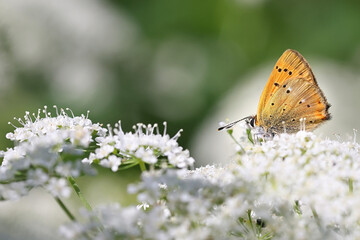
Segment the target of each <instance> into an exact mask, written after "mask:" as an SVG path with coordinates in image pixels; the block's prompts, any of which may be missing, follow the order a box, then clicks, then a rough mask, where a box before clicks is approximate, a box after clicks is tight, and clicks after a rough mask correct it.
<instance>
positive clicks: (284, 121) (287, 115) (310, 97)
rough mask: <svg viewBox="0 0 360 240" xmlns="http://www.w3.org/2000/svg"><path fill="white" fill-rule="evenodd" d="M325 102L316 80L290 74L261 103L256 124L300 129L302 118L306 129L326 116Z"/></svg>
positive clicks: (270, 128) (315, 124)
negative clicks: (263, 103) (267, 99)
mask: <svg viewBox="0 0 360 240" xmlns="http://www.w3.org/2000/svg"><path fill="white" fill-rule="evenodd" d="M328 108H329V104H328V103H327V101H326V99H325V97H324V96H323V94H322V92H321V90H320V88H319V87H318V86H317V85H316V83H314V82H311V81H308V80H306V79H305V78H290V79H287V80H286V81H285V82H283V83H282V85H281V86H278V87H277V89H276V90H275V91H274V94H273V95H272V96H270V97H269V101H268V102H267V103H266V104H265V106H264V108H263V111H262V115H261V116H262V117H261V118H259V125H260V126H263V127H264V128H265V129H267V130H270V131H272V132H274V133H281V132H284V130H286V132H289V133H292V132H297V131H299V130H300V124H301V123H300V121H301V120H300V119H305V127H306V130H307V131H311V130H313V129H314V128H315V127H317V126H318V125H319V124H320V123H322V122H323V121H325V120H327V119H329V118H330V115H329V113H328Z"/></svg>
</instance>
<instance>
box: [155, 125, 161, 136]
mask: <svg viewBox="0 0 360 240" xmlns="http://www.w3.org/2000/svg"><path fill="white" fill-rule="evenodd" d="M154 129H156V134H157V135H160V130H159V125H158V124H157V123H155V124H154Z"/></svg>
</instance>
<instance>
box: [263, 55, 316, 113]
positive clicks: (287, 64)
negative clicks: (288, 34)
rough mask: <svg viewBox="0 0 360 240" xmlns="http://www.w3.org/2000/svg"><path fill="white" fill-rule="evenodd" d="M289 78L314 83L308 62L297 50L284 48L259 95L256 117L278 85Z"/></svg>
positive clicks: (281, 84)
mask: <svg viewBox="0 0 360 240" xmlns="http://www.w3.org/2000/svg"><path fill="white" fill-rule="evenodd" d="M290 78H303V79H304V80H305V81H308V82H314V83H315V85H316V80H315V77H314V74H313V73H312V71H311V69H310V66H309V64H308V63H307V61H306V60H305V59H304V57H303V56H302V55H301V54H300V53H299V52H297V51H295V50H292V49H288V50H286V51H285V52H284V53H283V54H282V55H281V57H280V58H279V60H278V61H277V62H276V64H275V66H274V68H273V71H272V72H271V75H270V77H269V80H268V82H267V83H266V86H265V88H264V90H263V92H262V94H261V97H260V101H259V105H258V110H257V116H258V117H261V114H262V112H263V109H264V107H265V106H266V104H267V103H268V101H269V99H270V98H271V97H272V96H273V95H274V93H275V91H277V89H278V87H279V86H283V84H284V82H285V81H286V80H287V79H290Z"/></svg>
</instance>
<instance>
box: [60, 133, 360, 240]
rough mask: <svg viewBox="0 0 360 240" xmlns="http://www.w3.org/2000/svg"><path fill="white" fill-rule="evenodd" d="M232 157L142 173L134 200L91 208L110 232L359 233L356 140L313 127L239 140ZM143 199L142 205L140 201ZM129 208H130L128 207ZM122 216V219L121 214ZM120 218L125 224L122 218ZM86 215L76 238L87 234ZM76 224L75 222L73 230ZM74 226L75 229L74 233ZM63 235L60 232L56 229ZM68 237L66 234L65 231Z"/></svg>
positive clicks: (164, 235) (181, 235)
mask: <svg viewBox="0 0 360 240" xmlns="http://www.w3.org/2000/svg"><path fill="white" fill-rule="evenodd" d="M240 144H242V146H241V149H243V150H241V151H240V152H239V155H238V159H237V161H236V162H232V163H229V164H227V165H225V166H206V167H201V168H197V169H195V170H192V171H188V170H161V171H150V172H145V173H143V176H142V177H143V179H142V181H141V183H139V184H137V185H131V186H129V191H130V192H132V193H138V200H139V202H140V203H141V204H140V205H139V206H140V207H138V208H137V209H136V207H127V208H120V207H117V208H116V209H114V207H113V206H108V207H103V208H102V209H101V210H100V211H97V212H91V213H90V214H89V216H93V215H94V214H95V215H96V216H98V217H100V219H101V222H102V224H103V226H105V229H104V231H103V232H101V231H100V232H99V231H94V236H93V237H95V238H98V239H104V238H107V239H114V238H116V236H123V237H124V238H132V239H144V238H146V239H239V238H240V239H295V240H296V239H299V240H300V239H319V240H320V239H349V240H350V239H358V238H359V237H360V226H359V222H360V212H359V211H356V209H358V208H359V207H360V189H359V186H360V184H359V183H360V146H359V144H357V143H355V142H339V141H334V140H328V139H325V140H323V139H321V138H319V137H317V136H316V135H314V134H313V133H307V132H299V133H297V134H292V135H289V134H281V135H278V136H275V137H274V138H273V139H272V140H269V141H266V142H262V143H261V144H249V143H244V142H242V141H240ZM144 203H146V204H148V205H149V207H146V211H144V210H143V209H142V207H143V205H142V204H144ZM127 214H129V215H127ZM128 219H129V222H128ZM124 222H127V223H126V224H127V227H128V228H127V230H126V231H124V226H123V223H124ZM97 224H99V223H97V222H96V221H95V220H94V219H93V218H91V217H87V221H86V222H85V223H83V224H82V225H81V224H80V225H79V224H76V225H74V226H72V225H71V224H70V225H68V226H66V227H64V229H67V231H70V232H71V231H76V232H77V235H76V237H75V239H89V238H88V237H87V235H86V230H87V229H94V226H97ZM79 229H80V230H79ZM79 231H80V232H81V234H79ZM63 236H64V237H66V235H65V234H63ZM68 239H70V238H68Z"/></svg>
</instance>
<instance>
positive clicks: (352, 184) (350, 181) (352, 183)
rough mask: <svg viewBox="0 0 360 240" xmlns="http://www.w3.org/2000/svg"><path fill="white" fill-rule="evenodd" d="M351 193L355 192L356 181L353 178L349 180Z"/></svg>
mask: <svg viewBox="0 0 360 240" xmlns="http://www.w3.org/2000/svg"><path fill="white" fill-rule="evenodd" d="M349 192H351V193H352V192H354V181H353V180H352V178H349Z"/></svg>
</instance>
